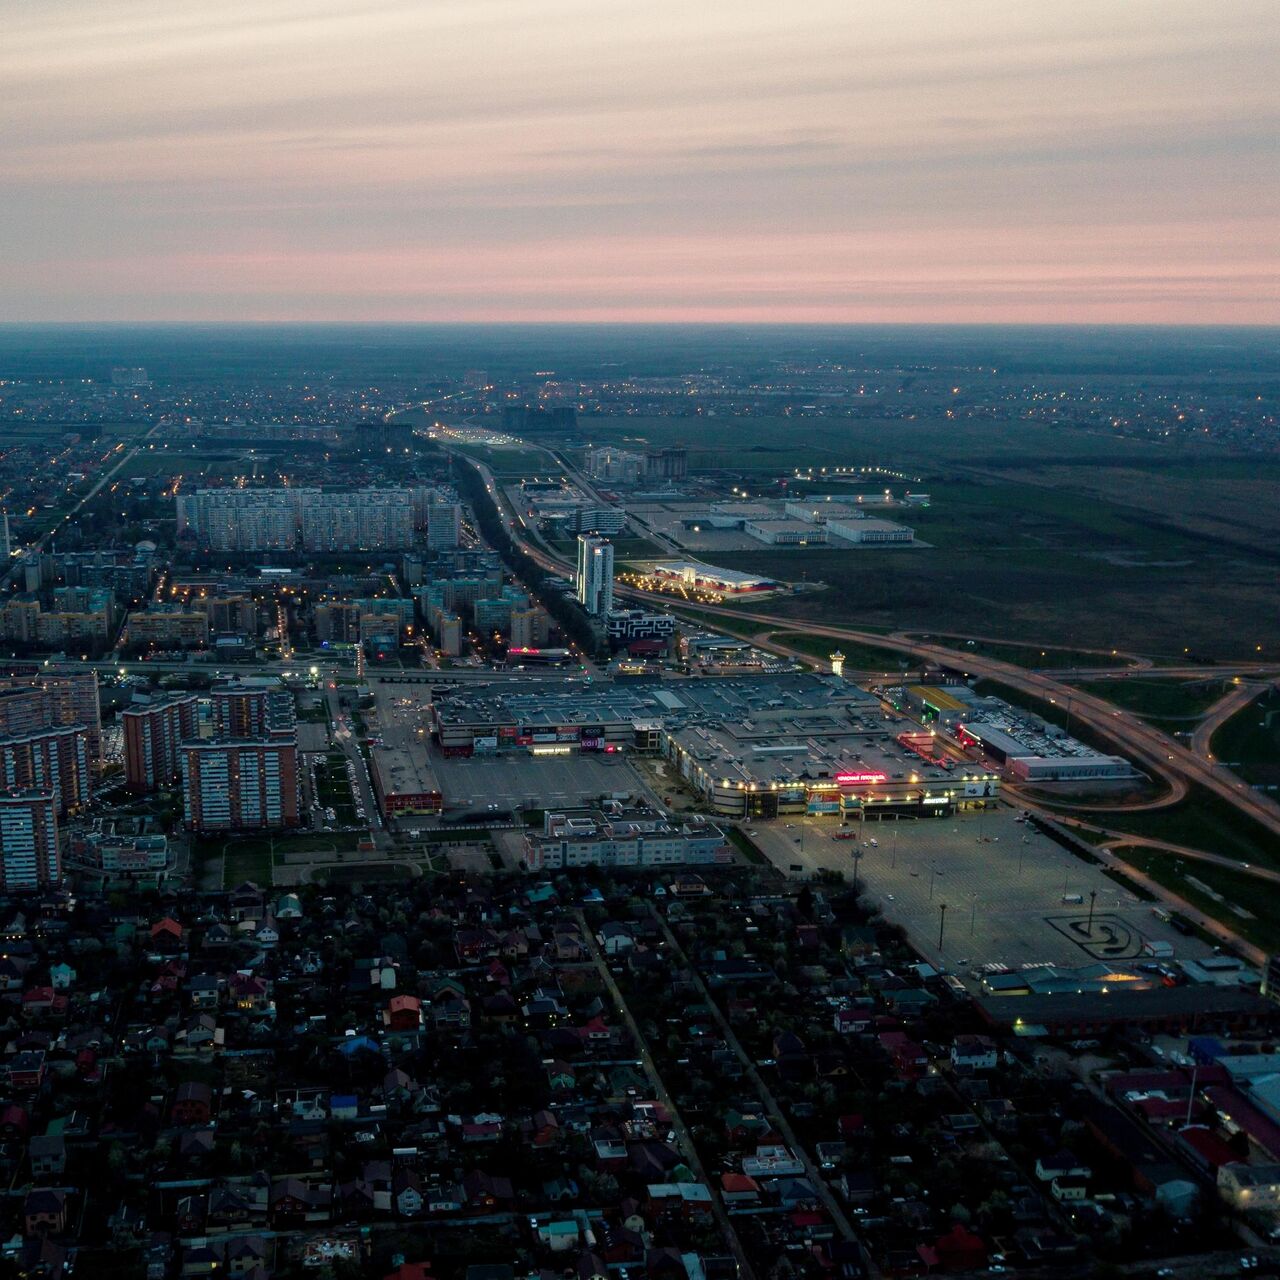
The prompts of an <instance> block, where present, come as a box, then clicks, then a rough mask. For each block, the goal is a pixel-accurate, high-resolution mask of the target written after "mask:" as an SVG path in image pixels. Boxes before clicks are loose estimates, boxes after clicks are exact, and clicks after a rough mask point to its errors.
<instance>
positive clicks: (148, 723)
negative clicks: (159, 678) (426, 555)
mask: <svg viewBox="0 0 1280 1280" xmlns="http://www.w3.org/2000/svg"><path fill="white" fill-rule="evenodd" d="M120 722H121V724H122V725H123V726H124V776H125V785H126V786H127V787H128V789H129V790H130V791H132V792H133V793H134V794H135V795H143V794H145V793H147V792H150V791H154V790H155V789H156V788H157V787H159V786H161V785H162V784H164V783H166V782H173V781H175V780H176V779H177V778H179V777H180V776H181V774H182V759H181V756H180V754H179V748H180V747H181V745H182V743H184V742H187V741H189V740H190V739H192V738H195V737H197V736H198V735H199V731H200V709H199V700H198V699H197V698H196V695H195V694H194V693H186V694H176V695H175V696H173V697H171V698H161V699H159V700H157V701H155V702H150V703H143V704H140V705H135V706H132V707H127V708H126V709H125V710H124V711H122V712H121V713H120Z"/></svg>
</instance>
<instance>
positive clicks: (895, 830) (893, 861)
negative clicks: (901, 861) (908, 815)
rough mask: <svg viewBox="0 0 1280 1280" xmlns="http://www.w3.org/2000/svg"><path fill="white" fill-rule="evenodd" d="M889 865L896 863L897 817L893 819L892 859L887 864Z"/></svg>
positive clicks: (895, 864)
mask: <svg viewBox="0 0 1280 1280" xmlns="http://www.w3.org/2000/svg"><path fill="white" fill-rule="evenodd" d="M889 865H890V866H891V867H896V866H897V865H898V819H897V818H895V819H894V820H893V860H892V861H891V862H890V864H889Z"/></svg>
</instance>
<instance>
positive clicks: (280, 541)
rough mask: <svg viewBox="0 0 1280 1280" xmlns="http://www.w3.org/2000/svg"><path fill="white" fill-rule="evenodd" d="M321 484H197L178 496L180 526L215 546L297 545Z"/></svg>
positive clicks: (217, 548)
mask: <svg viewBox="0 0 1280 1280" xmlns="http://www.w3.org/2000/svg"><path fill="white" fill-rule="evenodd" d="M319 492H320V491H319V490H318V489H292V488H280V489H197V490H196V492H195V493H191V494H180V495H179V496H178V532H179V533H182V532H184V531H186V530H190V531H191V533H193V534H194V535H195V538H196V541H197V542H198V543H199V544H200V545H201V546H203V547H208V548H209V549H210V550H211V551H291V550H293V548H294V547H295V546H296V545H297V542H298V522H299V519H300V514H301V510H302V506H303V503H304V502H305V501H307V500H309V499H311V498H313V497H315V496H316V495H318V494H319Z"/></svg>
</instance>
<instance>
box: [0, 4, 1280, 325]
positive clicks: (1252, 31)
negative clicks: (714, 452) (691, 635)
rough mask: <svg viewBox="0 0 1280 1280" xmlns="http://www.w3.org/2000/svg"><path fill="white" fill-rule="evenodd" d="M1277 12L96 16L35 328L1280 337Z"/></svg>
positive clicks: (33, 39)
mask: <svg viewBox="0 0 1280 1280" xmlns="http://www.w3.org/2000/svg"><path fill="white" fill-rule="evenodd" d="M1278 30H1280V22H1278V21H1277V18H1276V15H1275V11H1274V9H1273V8H1271V7H1270V6H1264V5H1262V4H1258V3H1244V4H1240V5H1236V6H1232V8H1231V9H1230V10H1229V11H1227V12H1222V11H1220V10H1217V9H1213V8H1211V7H1210V6H1208V5H1207V4H1203V3H1193V2H1191V0H1185V2H1183V3H1174V4H1162V5H1158V6H1157V5H1155V4H1145V3H1142V4H1133V5H1128V6H1124V7H1122V8H1120V7H1113V6H1105V5H1101V4H1083V5H1076V6H1072V7H1071V8H1070V9H1068V8H1067V7H1066V6H1035V7H1030V8H1025V7H1016V6H991V5H984V6H978V5H975V4H967V3H962V4H957V5H949V6H945V7H941V6H933V5H925V4H906V5H893V6H888V5H879V4H871V5H861V6H858V7H857V8H856V9H850V7H849V6H846V5H842V4H836V3H827V2H826V0H813V2H812V3H809V4H806V5H805V6H803V8H802V9H801V10H800V11H799V12H798V13H797V12H793V11H784V10H783V9H781V8H780V7H777V6H774V5H765V4H759V3H742V2H739V3H734V4H727V3H724V4H721V3H716V4H712V5H706V6H698V7H685V6H676V5H668V4H658V5H656V6H648V7H646V8H644V9H631V8H627V9H624V8H621V7H616V6H610V5H599V4H587V3H583V2H582V0H556V2H554V3H544V4H539V5H536V6H529V5H518V4H514V3H510V2H509V0H489V2H486V3H479V4H476V3H470V4H467V5H455V4H444V5H432V6H429V7H427V6H422V5H418V4H406V3H399V2H396V0H389V2H388V3H378V4H365V5H357V6H351V5H344V6H338V5H328V4H322V3H309V4H301V3H296V2H295V0H277V2H276V3H272V4H270V5H268V6H265V7H264V6H249V5H247V4H240V3H232V4H227V5H223V6H219V7H218V8H217V10H216V11H207V12H206V11H201V12H199V13H186V12H175V11H172V10H170V9H169V8H167V7H165V6H161V5H158V4H156V3H154V2H153V0H126V2H121V3H113V4H111V5H108V6H101V5H99V6H89V5H86V4H83V3H78V2H63V3H56V4H51V5H45V6H41V7H39V8H32V9H29V10H25V11H23V12H21V13H17V14H14V15H11V16H10V18H9V21H8V24H7V29H6V41H5V44H4V47H3V48H0V74H3V76H4V78H5V82H6V85H7V86H9V91H8V93H7V94H6V100H5V103H4V104H3V105H0V120H3V121H4V126H5V132H6V134H7V135H8V136H9V138H10V145H9V148H8V154H7V163H6V172H5V175H4V176H3V177H0V201H2V202H3V207H4V208H5V211H6V222H7V234H6V241H7V248H8V250H9V252H8V253H6V254H5V255H4V259H3V261H2V262H0V298H3V302H0V321H7V322H24V321H110V320H120V321H165V320H193V321H198V320H225V321H230V320H259V321H290V320H333V319H349V320H367V321H378V320H387V321H415V320H423V321H566V320H567V321H572V320H579V321H593V320H594V321H631V320H645V321H652V320H659V321H665V320H671V321H709V322H718V321H769V322H789V321H797V322H798V321H814V322H843V321H850V322H852V321H862V322H878V321H882V322H904V321H908V322H909V321H918V322H922V323H925V322H930V323H932V322H976V321H992V322H1005V323H1014V322H1037V323H1038V322H1053V321H1059V322H1082V323H1091V322H1108V321H1111V322H1126V323H1188V322H1205V323H1254V324H1265V323H1275V322H1277V321H1280V289H1277V270H1276V260H1275V244H1276V230H1277V228H1276V220H1275V216H1274V208H1275V196H1276V194H1277V179H1276V177H1275V175H1276V174H1277V173H1280V165H1277V164H1276V159H1277V157H1276V150H1277V137H1278V136H1280V134H1278V133H1277V130H1276V128H1275V123H1276V115H1277V102H1276V93H1275V89H1274V85H1273V83H1272V76H1271V69H1272V68H1273V66H1274V64H1275V59H1276V52H1277V43H1278V41H1277V34H1278Z"/></svg>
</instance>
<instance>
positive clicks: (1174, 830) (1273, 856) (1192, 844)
mask: <svg viewBox="0 0 1280 1280" xmlns="http://www.w3.org/2000/svg"><path fill="white" fill-rule="evenodd" d="M1075 816H1077V817H1081V818H1084V819H1085V820H1086V821H1090V822H1096V823H1098V825H1099V826H1102V827H1107V828H1109V829H1111V830H1113V831H1127V832H1132V833H1133V834H1134V835H1139V836H1150V837H1151V838H1152V839H1155V840H1168V841H1169V842H1170V843H1171V844H1182V845H1186V846H1187V847H1188V848H1191V849H1203V850H1204V851H1205V852H1206V853H1218V854H1221V855H1222V856H1223V857H1226V858H1233V859H1235V860H1236V861H1237V862H1249V863H1255V864H1257V865H1258V866H1262V867H1270V868H1272V869H1273V870H1277V871H1280V847H1277V845H1276V842H1275V840H1273V839H1272V838H1271V837H1270V835H1269V834H1268V832H1266V831H1265V830H1264V829H1263V828H1261V827H1259V826H1258V825H1257V823H1255V822H1254V821H1253V820H1252V819H1251V818H1248V817H1246V816H1245V815H1244V814H1241V813H1240V812H1238V811H1237V810H1236V809H1234V808H1233V807H1232V806H1231V805H1229V804H1227V802H1226V801H1225V800H1219V799H1218V797H1217V796H1215V795H1213V794H1212V793H1211V792H1208V791H1203V790H1201V789H1200V788H1198V787H1193V788H1192V789H1191V792H1190V794H1189V795H1188V796H1187V798H1186V799H1185V800H1183V801H1182V803H1181V804H1176V805H1171V806H1169V808H1167V809H1150V810H1141V811H1137V812H1133V813H1124V812H1115V811H1112V812H1105V811H1102V810H1097V811H1095V812H1094V813H1092V814H1086V813H1079V812H1077V813H1076V815H1075ZM1264 891H1265V892H1270V890H1269V889H1267V890H1264ZM1255 892H1257V888H1256V886H1255Z"/></svg>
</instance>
